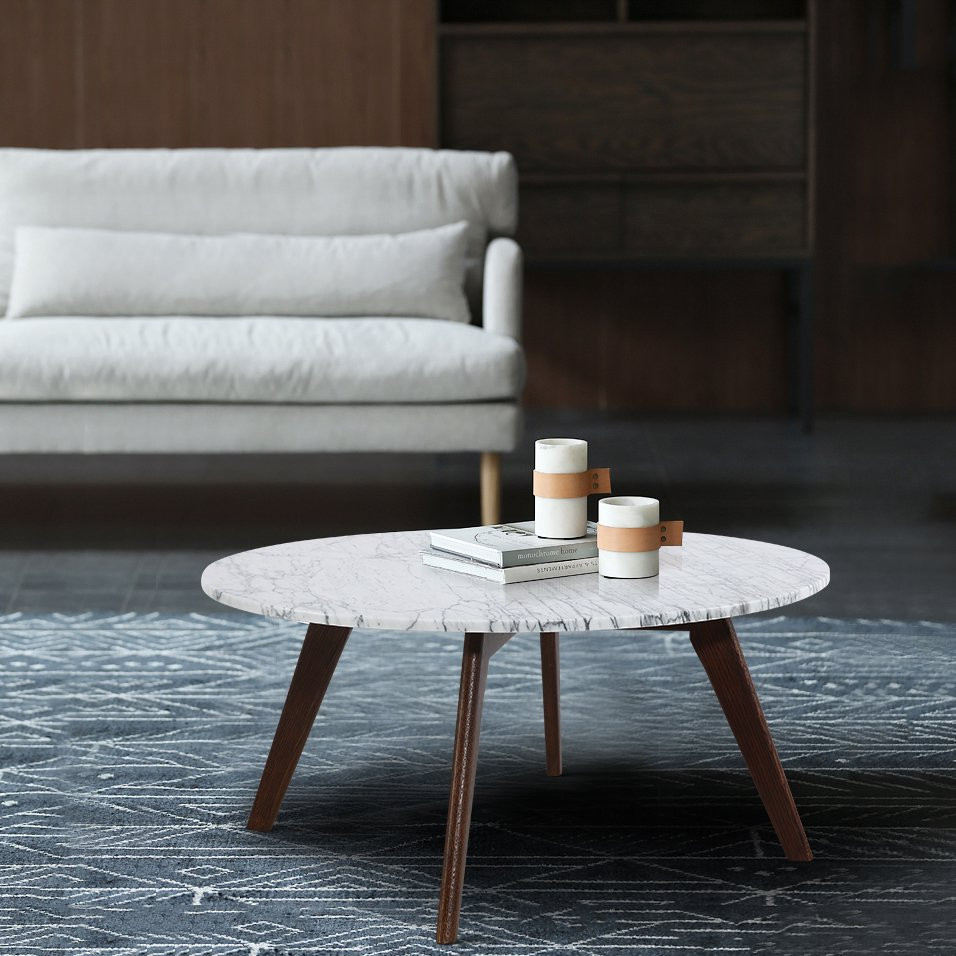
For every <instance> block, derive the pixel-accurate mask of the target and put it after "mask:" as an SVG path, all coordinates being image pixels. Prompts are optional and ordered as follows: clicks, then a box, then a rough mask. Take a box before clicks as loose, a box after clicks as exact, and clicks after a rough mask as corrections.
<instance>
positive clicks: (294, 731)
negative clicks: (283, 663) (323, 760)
mask: <svg viewBox="0 0 956 956" xmlns="http://www.w3.org/2000/svg"><path fill="white" fill-rule="evenodd" d="M351 632H352V629H351V628H350V627H332V626H329V625H327V624H310V625H309V627H308V630H307V631H306V634H305V640H304V641H303V642H302V650H301V651H300V652H299V660H298V663H297V664H296V666H295V673H294V674H293V675H292V683H291V684H290V685H289V692H288V695H287V696H286V701H285V705H284V706H283V708H282V715H281V716H280V717H279V725H278V727H277V728H276V732H275V737H274V739H273V741H272V748H271V749H270V750H269V757H268V759H267V760H266V766H265V770H263V772H262V779H261V780H260V781H259V789H258V790H257V791H256V799H255V801H254V803H253V805H252V812H251V813H250V814H249V822H248V823H247V824H246V826H247V827H248V829H250V830H258V831H260V832H266V831H268V830H271V829H272V826H273V824H274V823H275V821H276V817H277V816H278V815H279V807H280V806H281V805H282V798H283V797H284V796H285V792H286V790H287V789H288V787H289V781H290V780H291V779H292V774H293V773H294V772H295V768H296V764H297V763H298V762H299V757H300V756H301V755H302V749H303V748H304V747H305V742H306V741H307V740H308V739H309V732H310V731H311V729H312V724H313V723H314V722H315V718H316V715H317V714H318V712H319V707H320V706H321V704H322V698H323V697H325V692H326V690H327V689H328V686H329V682H330V681H331V680H332V675H333V674H334V673H335V666H336V664H338V661H339V657H340V656H341V654H342V650H343V648H344V647H345V642H346V641H347V640H348V637H349V634H350V633H351Z"/></svg>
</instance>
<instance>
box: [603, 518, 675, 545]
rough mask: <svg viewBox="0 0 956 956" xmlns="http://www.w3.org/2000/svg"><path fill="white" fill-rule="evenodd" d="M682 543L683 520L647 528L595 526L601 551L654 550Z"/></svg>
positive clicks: (664, 522) (663, 522) (665, 522)
mask: <svg viewBox="0 0 956 956" xmlns="http://www.w3.org/2000/svg"><path fill="white" fill-rule="evenodd" d="M683 543H684V522H683V521H662V522H661V523H660V524H652V525H651V526H650V527H649V528H609V527H608V526H607V525H605V524H599V525H598V526H597V546H598V549H599V550H601V551H630V552H633V551H656V550H657V549H658V548H664V547H674V548H676V547H679V546H680V545H681V544H683Z"/></svg>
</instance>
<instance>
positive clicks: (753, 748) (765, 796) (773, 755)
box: [690, 620, 813, 862]
mask: <svg viewBox="0 0 956 956" xmlns="http://www.w3.org/2000/svg"><path fill="white" fill-rule="evenodd" d="M690 642H691V644H692V645H693V647H694V650H695V651H696V652H697V656H698V657H699V658H700V662H701V664H703V666H704V670H705V671H706V673H707V677H708V678H709V680H710V683H711V685H712V686H713V688H714V693H715V694H716V695H717V699H718V700H719V701H720V706H721V707H722V708H723V711H724V715H725V716H726V718H727V723H728V724H729V725H730V729H731V730H732V731H733V734H734V737H735V738H736V739H737V745H738V746H739V747H740V752H741V753H742V754H743V758H744V761H745V762H746V764H747V768H748V769H749V770H750V775H751V776H752V777H753V780H754V784H755V785H756V787H757V792H758V793H759V794H760V799H761V800H762V801H763V805H764V807H765V808H766V811H767V815H768V816H769V817H770V822H771V823H772V824H773V828H774V831H775V832H776V834H777V838H778V839H779V840H780V844H781V846H782V847H783V851H784V853H785V854H786V856H787V859H788V860H796V861H802V862H809V861H810V860H812V859H813V853H812V851H811V850H810V844H809V842H808V841H807V835H806V833H805V832H804V830H803V823H802V822H801V820H800V814H799V813H798V812H797V805H796V803H795V802H794V799H793V794H792V793H791V792H790V785H789V784H788V783H787V778H786V775H785V774H784V772H783V767H782V765H781V763H780V758H779V757H778V756H777V748H776V747H775V746H774V742H773V737H772V736H771V735H770V728H769V727H768V726H767V721H766V718H765V717H764V715H763V710H762V709H761V707H760V701H759V699H758V698H757V691H756V688H755V687H754V684H753V680H752V679H751V677H750V670H749V669H748V667H747V662H746V661H745V660H744V655H743V652H742V651H741V649H740V644H739V642H738V641H737V635H736V633H735V631H734V626H733V623H732V622H731V621H729V620H723V621H703V622H700V623H697V624H691V626H690Z"/></svg>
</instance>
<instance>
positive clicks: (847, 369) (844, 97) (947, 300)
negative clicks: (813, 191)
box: [817, 0, 956, 412]
mask: <svg viewBox="0 0 956 956" xmlns="http://www.w3.org/2000/svg"><path fill="white" fill-rule="evenodd" d="M949 7H950V5H949V4H948V3H946V2H945V0H919V2H918V3H916V4H915V5H914V11H915V16H916V20H915V26H916V35H915V43H914V46H913V48H912V49H911V50H909V51H906V50H902V49H901V48H900V47H899V46H897V45H896V44H895V43H894V39H895V38H899V33H898V31H897V32H896V33H895V36H894V30H893V29H892V25H891V17H892V16H893V5H892V4H890V3H887V2H874V3H868V4H864V3H862V2H860V0H853V2H846V3H833V4H831V3H821V4H820V5H819V25H818V27H819V30H818V63H819V68H818V87H819V97H818V121H819V136H818V144H819V146H818V154H817V169H818V177H817V189H818V204H817V244H818V256H817V368H818V374H817V392H818V398H819V404H820V406H821V407H822V408H823V409H827V410H837V411H899V412H921V411H924V412H925V411H933V412H943V411H949V412H951V411H954V410H956V374H954V369H956V322H954V321H953V320H952V316H953V314H954V312H956V272H954V271H952V270H953V268H954V256H956V246H954V242H953V234H952V233H953V218H952V202H953V192H952V190H953V162H954V157H953V144H952V134H953V126H952V123H953V113H952V108H953V107H952V103H951V96H952V94H951V92H950V89H949V70H950V69H951V67H950V66H949V65H948V63H947V42H948V36H949V31H950V16H951V15H952V14H951V11H950V9H949ZM934 260H947V261H948V263H947V268H946V269H944V270H942V271H937V270H935V269H933V268H928V267H927V263H929V262H932V261H934Z"/></svg>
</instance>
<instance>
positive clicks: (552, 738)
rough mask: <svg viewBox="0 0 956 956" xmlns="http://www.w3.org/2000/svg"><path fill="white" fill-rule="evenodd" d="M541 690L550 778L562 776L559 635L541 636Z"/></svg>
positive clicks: (544, 633)
mask: <svg viewBox="0 0 956 956" xmlns="http://www.w3.org/2000/svg"><path fill="white" fill-rule="evenodd" d="M541 690H542V693H543V695H544V752H545V757H546V759H547V766H548V776H549V777H560V776H561V665H560V659H559V656H558V635H557V634H555V633H554V632H553V631H550V632H542V634H541Z"/></svg>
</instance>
